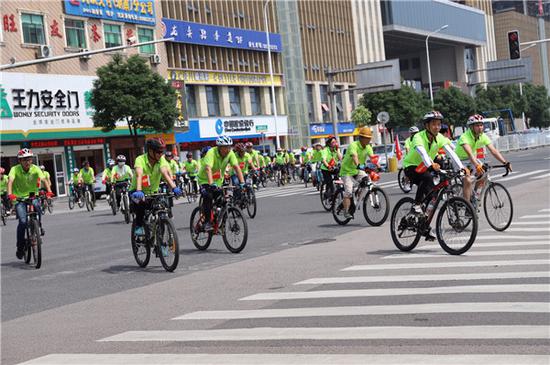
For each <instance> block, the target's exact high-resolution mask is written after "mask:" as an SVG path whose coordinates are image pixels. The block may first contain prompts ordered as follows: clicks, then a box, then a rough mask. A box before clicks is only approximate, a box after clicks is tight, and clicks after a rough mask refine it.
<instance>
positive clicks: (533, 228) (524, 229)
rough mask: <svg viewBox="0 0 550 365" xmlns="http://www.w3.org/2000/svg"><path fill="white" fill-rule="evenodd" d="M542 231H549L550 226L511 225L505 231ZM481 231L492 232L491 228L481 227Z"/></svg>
mask: <svg viewBox="0 0 550 365" xmlns="http://www.w3.org/2000/svg"><path fill="white" fill-rule="evenodd" d="M544 231H550V227H542V228H536V227H531V228H518V227H511V228H507V229H506V232H544ZM482 232H494V230H493V229H491V228H486V229H483V230H482Z"/></svg>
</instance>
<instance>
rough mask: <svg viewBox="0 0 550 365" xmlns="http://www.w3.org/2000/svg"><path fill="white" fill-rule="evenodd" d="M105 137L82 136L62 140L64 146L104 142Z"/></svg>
mask: <svg viewBox="0 0 550 365" xmlns="http://www.w3.org/2000/svg"><path fill="white" fill-rule="evenodd" d="M104 143H105V138H83V139H66V140H64V141H63V145H64V146H83V145H88V144H104Z"/></svg>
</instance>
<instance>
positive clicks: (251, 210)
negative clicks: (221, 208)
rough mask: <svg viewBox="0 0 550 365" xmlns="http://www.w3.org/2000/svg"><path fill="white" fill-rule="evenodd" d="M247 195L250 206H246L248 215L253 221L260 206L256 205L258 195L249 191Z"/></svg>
mask: <svg viewBox="0 0 550 365" xmlns="http://www.w3.org/2000/svg"><path fill="white" fill-rule="evenodd" d="M247 194H248V197H247V199H248V204H247V205H246V212H247V213H248V216H249V217H250V218H251V219H253V218H254V217H255V216H256V212H257V210H258V206H257V204H256V193H254V190H249V191H248V192H247Z"/></svg>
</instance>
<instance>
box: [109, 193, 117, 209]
mask: <svg viewBox="0 0 550 365" xmlns="http://www.w3.org/2000/svg"><path fill="white" fill-rule="evenodd" d="M113 190H114V188H113ZM109 198H110V199H109V200H110V201H109V203H110V205H111V211H112V212H113V215H116V211H117V210H118V207H117V204H116V193H115V192H114V191H111V193H110V194H109Z"/></svg>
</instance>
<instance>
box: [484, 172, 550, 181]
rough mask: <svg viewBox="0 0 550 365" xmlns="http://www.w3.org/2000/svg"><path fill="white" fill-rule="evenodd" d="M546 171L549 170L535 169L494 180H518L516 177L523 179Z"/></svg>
mask: <svg viewBox="0 0 550 365" xmlns="http://www.w3.org/2000/svg"><path fill="white" fill-rule="evenodd" d="M546 171H548V170H535V171H531V172H526V173H524V174H517V175H514V176H510V177H505V178H496V179H494V180H496V181H498V182H503V181H510V180H516V179H521V178H522V177H526V176H531V175H536V174H540V173H541V172H546Z"/></svg>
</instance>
